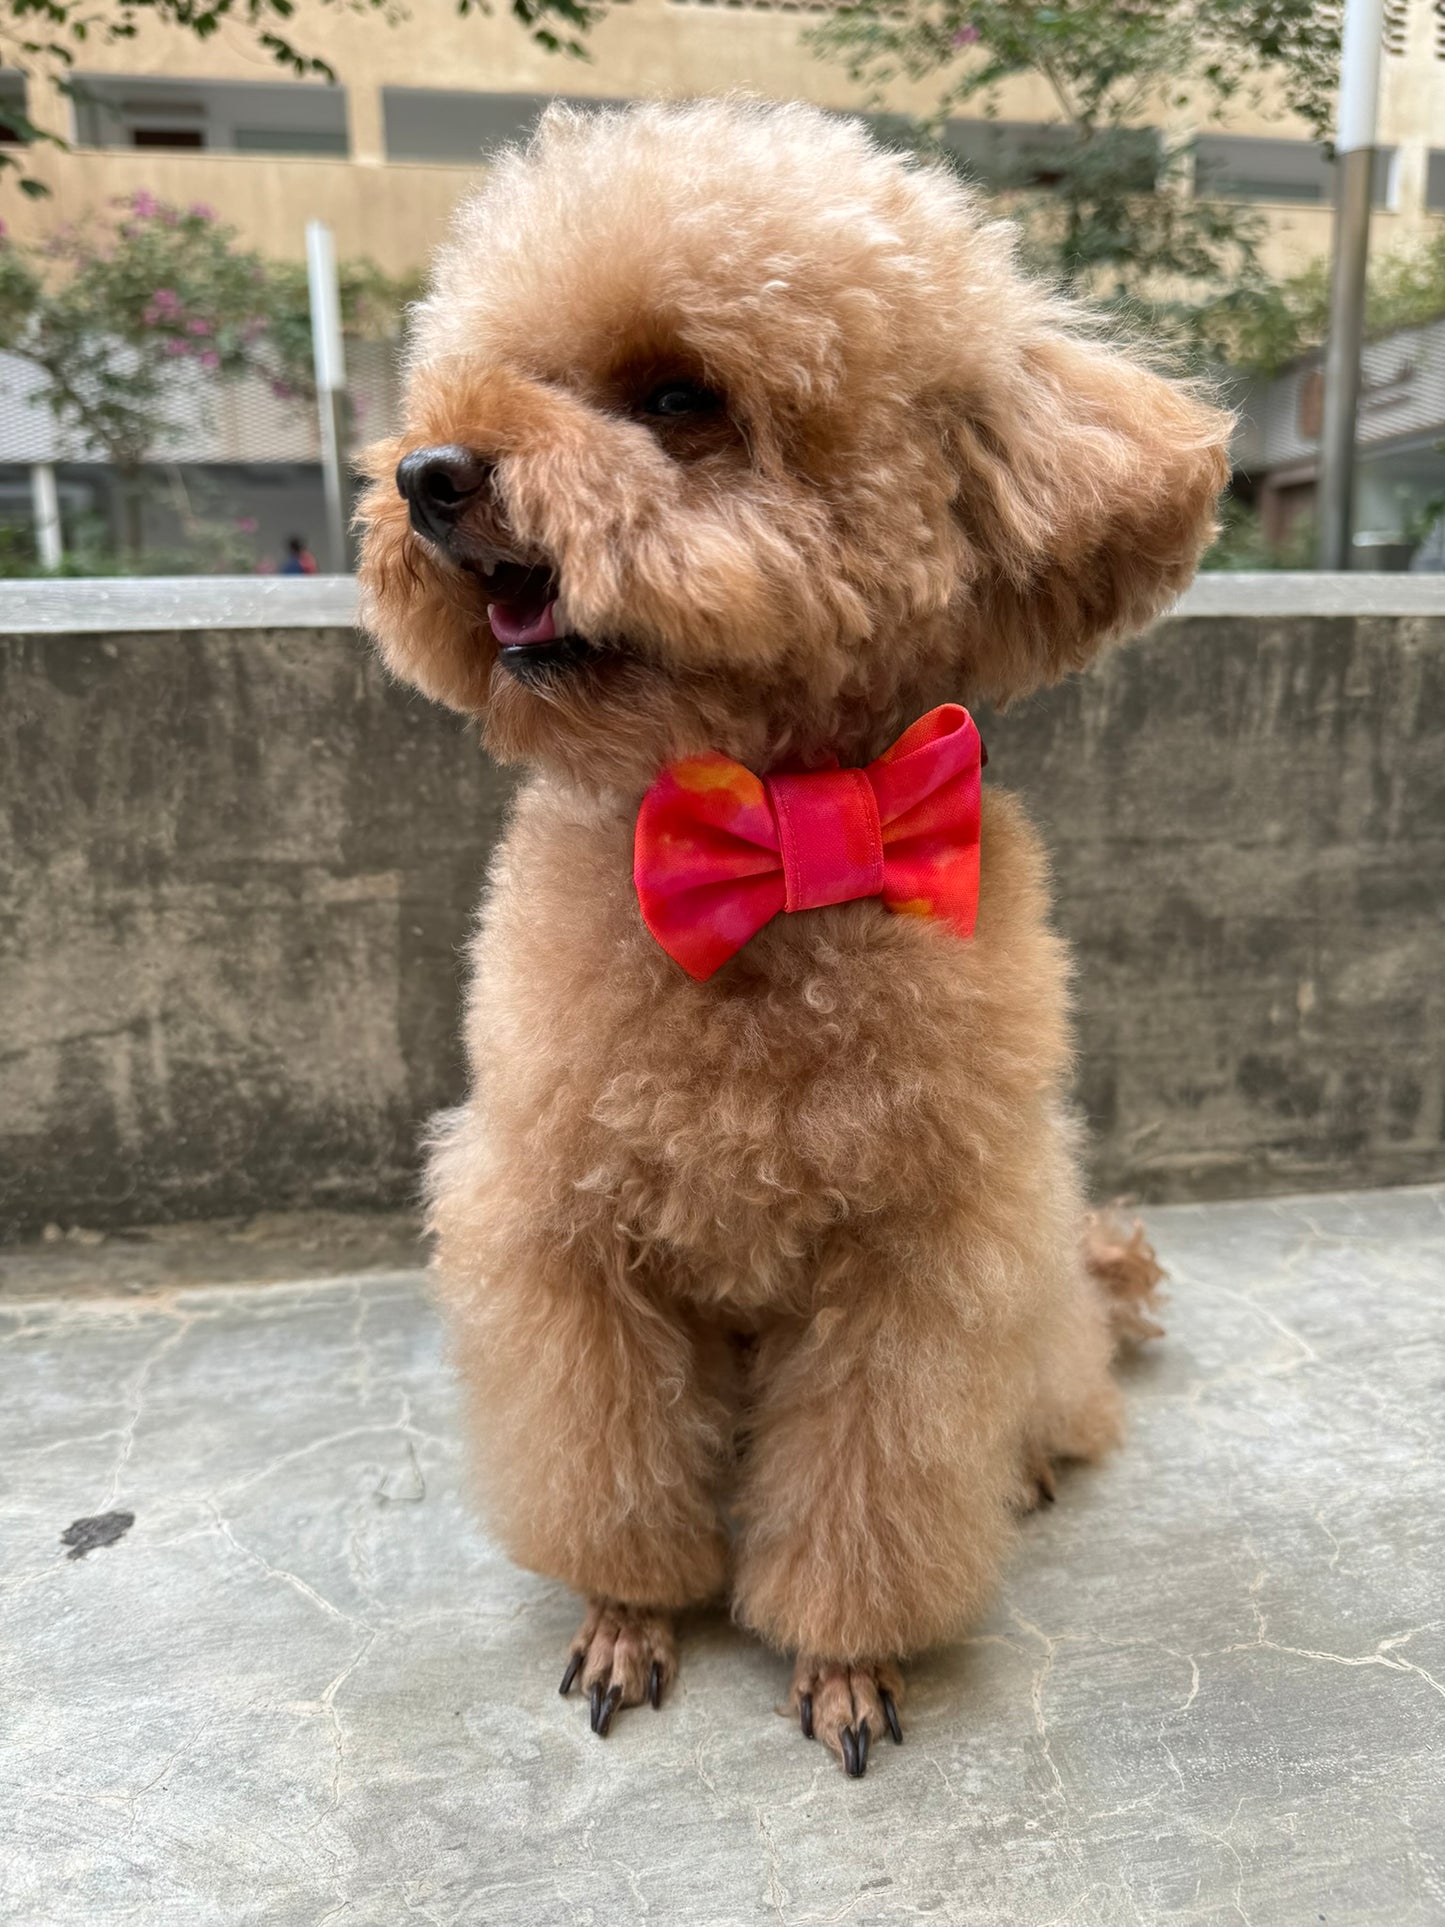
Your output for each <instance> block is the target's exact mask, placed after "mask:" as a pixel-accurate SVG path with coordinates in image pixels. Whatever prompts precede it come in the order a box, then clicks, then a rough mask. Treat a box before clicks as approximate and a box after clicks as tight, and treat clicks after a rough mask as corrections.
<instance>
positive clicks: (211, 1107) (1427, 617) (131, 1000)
mask: <svg viewBox="0 0 1445 1927" xmlns="http://www.w3.org/2000/svg"><path fill="white" fill-rule="evenodd" d="M1271 597H1272V598H1273V600H1274V604H1275V606H1276V609H1277V611H1278V612H1271V608H1270V598H1271ZM1345 598H1349V600H1348V602H1346V601H1345ZM223 604H224V605H225V607H226V615H225V620H226V621H227V622H228V623H229V624H230V625H231V626H229V627H226V628H220V629H203V628H195V627H183V626H181V625H182V624H186V623H189V622H192V621H193V620H194V611H195V610H196V609H197V608H204V607H207V606H209V608H210V609H211V610H212V611H213V617H212V619H216V614H215V613H214V612H218V611H219V609H220V608H221V606H222V605H223ZM350 607H351V590H350V586H349V585H348V584H346V583H344V582H337V581H334V580H333V581H326V580H318V581H313V582H305V583H287V582H277V581H273V582H268V583H238V584H232V585H221V584H217V583H215V582H210V583H186V584H159V585H158V584H145V583H125V584H115V585H96V584H89V583H48V584H31V585H25V584H17V585H13V587H10V586H9V585H7V594H6V596H5V598H4V599H3V600H0V626H5V624H6V620H7V617H6V611H7V608H8V611H9V615H8V626H9V627H11V628H12V629H14V630H17V631H21V633H11V634H0V812H3V819H4V821H5V822H6V823H7V825H8V834H6V835H5V836H4V839H3V845H0V1230H3V1231H5V1232H8V1233H10V1234H12V1235H13V1234H14V1233H16V1232H28V1231H33V1230H36V1229H38V1228H39V1227H41V1226H43V1225H44V1224H45V1223H47V1222H50V1221H58V1222H61V1223H67V1224H68V1223H73V1222H74V1223H81V1224H88V1225H99V1226H118V1225H123V1224H126V1223H131V1222H140V1221H144V1220H147V1219H155V1218H158V1217H167V1216H195V1215H201V1214H204V1213H232V1212H244V1211H249V1210H252V1209H255V1208H260V1207H274V1206H284V1205H300V1204H315V1203H332V1204H335V1203H344V1204H357V1205H368V1204H378V1205H379V1204H394V1203H397V1202H400V1201H404V1200H405V1199H406V1198H407V1197H408V1195H409V1193H410V1191H411V1187H412V1184H413V1176H414V1171H415V1166H416V1150H415V1147H416V1142H417V1136H418V1132H419V1129H420V1125H421V1120H422V1119H423V1118H424V1117H425V1116H426V1114H427V1113H428V1112H429V1111H430V1110H431V1109H433V1108H434V1107H435V1106H437V1105H439V1104H441V1103H444V1102H447V1101H449V1100H451V1099H453V1098H455V1096H456V1095H457V1093H458V1090H459V1067H458V1061H457V1055H456V1050H455V1045H454V1037H455V1030H456V1005H457V997H458V990H459V959H458V948H459V945H460V944H461V942H462V940H463V938H464V935H465V932H466V928H467V922H468V917H469V915H470V911H471V907H472V904H473V901H474V899H475V896H476V894H477V891H478V887H479V884H480V880H481V876H482V872H483V869H484V866H485V862H486V856H487V850H488V846H489V844H490V842H491V839H492V838H493V836H494V835H495V833H496V828H497V824H498V822H499V819H500V815H501V812H502V809H503V807H504V803H505V783H504V782H503V780H502V779H501V778H500V777H499V775H498V774H497V773H496V772H495V771H494V770H492V769H491V768H489V767H488V765H487V763H486V762H485V760H484V758H483V757H482V755H481V754H480V752H479V750H478V749H477V748H476V746H475V743H474V741H473V740H472V739H471V738H470V737H469V735H468V733H467V731H466V730H465V728H464V727H463V726H462V725H461V724H460V723H459V722H457V721H456V720H455V719H454V718H452V717H450V716H448V715H447V714H445V713H444V712H442V711H440V710H437V709H434V708H432V707H430V706H429V705H427V704H425V703H423V702H422V701H421V700H420V699H418V698H414V697H412V696H410V695H408V694H406V693H404V692H403V691H401V690H399V689H396V688H393V687H390V686H388V685H387V683H386V682H385V681H384V679H383V678H382V676H381V674H380V672H379V671H378V669H377V667H376V665H375V664H374V663H373V662H372V660H371V659H370V657H369V656H368V654H367V652H366V650H365V648H364V647H363V646H362V645H361V644H360V643H359V642H358V640H357V638H356V636H355V634H354V633H353V632H352V631H351V629H350V628H349V627H348V626H347V617H348V615H349V611H350ZM1290 609H1293V610H1294V611H1296V612H1295V613H1290V612H1289V610H1290ZM1349 610H1354V611H1356V612H1358V611H1368V610H1375V611H1377V613H1373V614H1370V613H1348V612H1347V611H1349ZM1240 611H1253V612H1254V613H1248V614H1240V613H1239V612H1240ZM1300 611H1303V612H1300ZM1330 611H1334V612H1333V613H1331V612H1330ZM83 629H89V630H90V631H91V633H78V632H77V631H80V630H83ZM984 720H985V733H986V736H987V738H988V742H989V747H990V752H991V757H992V761H991V764H990V769H989V780H991V781H994V782H996V783H998V784H1000V785H1003V786H1008V787H1011V788H1016V789H1018V790H1021V791H1022V792H1023V793H1024V794H1025V795H1026V796H1027V797H1028V799H1029V801H1030V803H1031V805H1032V807H1033V809H1034V811H1035V813H1036V814H1037V816H1038V817H1039V819H1040V820H1041V822H1042V824H1043V826H1044V828H1045V830H1046V833H1047V835H1048V837H1049V840H1050V842H1051V844H1052V847H1053V849H1054V851H1055V856H1056V864H1057V888H1058V896H1059V903H1060V916H1061V919H1062V922H1063V925H1064V927H1065V929H1066V930H1067V931H1068V932H1069V934H1070V936H1071V937H1072V938H1073V940H1074V942H1075V944H1076V946H1077V949H1078V952H1079V958H1080V970H1081V981H1080V1007H1081V1032H1082V1056H1081V1069H1080V1079H1079V1092H1080V1095H1081V1097H1082V1099H1083V1101H1084V1103H1085V1105H1086V1107H1087V1109H1088V1111H1089V1113H1090V1116H1091V1118H1092V1121H1093V1125H1094V1130H1095V1141H1096V1173H1097V1178H1098V1182H1099V1184H1100V1186H1101V1188H1104V1189H1108V1190H1115V1189H1120V1188H1128V1189H1132V1190H1135V1191H1137V1192H1139V1193H1140V1194H1141V1195H1144V1196H1154V1197H1161V1196H1169V1197H1198V1196H1212V1195H1228V1194H1242V1193H1247V1192H1266V1191H1279V1190H1287V1189H1296V1188H1304V1189H1308V1188H1313V1187H1325V1186H1331V1185H1340V1184H1353V1183H1361V1182H1385V1183H1389V1182H1404V1181H1408V1180H1411V1179H1424V1178H1427V1177H1439V1176H1441V1175H1442V1174H1445V1149H1442V1105H1445V1088H1442V1049H1445V968H1442V965H1445V938H1442V931H1445V919H1442V912H1445V584H1441V583H1439V582H1432V581H1428V580H1426V579H1423V578H1416V579H1411V578H1388V577H1387V578H1362V577H1355V578H1349V579H1345V580H1343V581H1341V580H1338V579H1336V580H1331V581H1323V582H1322V581H1311V580H1310V579H1298V578H1297V579H1288V578H1275V579H1273V580H1272V581H1270V580H1267V579H1266V580H1261V579H1258V578H1255V579H1246V578H1223V579H1215V580H1214V581H1212V582H1208V583H1204V584H1201V585H1200V586H1199V587H1198V589H1197V590H1196V591H1195V593H1194V596H1193V597H1192V599H1191V601H1190V602H1189V603H1188V604H1187V605H1186V613H1184V614H1183V615H1181V616H1179V617H1176V618H1175V619H1173V620H1171V621H1169V622H1166V623H1164V624H1163V625H1161V627H1160V628H1159V629H1158V630H1157V631H1156V632H1155V633H1154V634H1153V636H1151V637H1150V638H1148V639H1147V640H1146V641H1144V642H1143V643H1141V644H1138V645H1136V646H1134V647H1133V648H1131V649H1129V650H1125V651H1122V652H1120V653H1119V654H1118V655H1116V656H1115V657H1114V658H1113V659H1112V660H1111V661H1109V662H1108V663H1107V664H1105V665H1104V666H1103V667H1102V668H1100V669H1099V670H1097V671H1096V672H1094V673H1093V674H1091V675H1090V676H1088V677H1087V678H1085V679H1084V680H1082V681H1080V682H1076V683H1072V684H1069V685H1068V686H1066V687H1064V688H1062V689H1059V690H1057V691H1054V692H1052V693H1051V694H1050V695H1048V696H1046V697H1044V698H1041V699H1039V700H1037V701H1036V702H1033V703H1031V704H1028V705H1024V706H1022V707H1020V708H1019V709H1017V710H1015V711H1013V712H1011V713H1009V714H1008V715H1006V716H1003V717H998V718H987V719H984Z"/></svg>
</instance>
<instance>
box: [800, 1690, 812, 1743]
mask: <svg viewBox="0 0 1445 1927" xmlns="http://www.w3.org/2000/svg"><path fill="white" fill-rule="evenodd" d="M798 1723H799V1725H800V1726H801V1727H802V1729H803V1738H804V1739H805V1740H811V1739H812V1737H813V1695H812V1694H811V1693H800V1694H799V1695H798Z"/></svg>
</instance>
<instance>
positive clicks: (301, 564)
mask: <svg viewBox="0 0 1445 1927" xmlns="http://www.w3.org/2000/svg"><path fill="white" fill-rule="evenodd" d="M278 573H279V574H281V575H315V573H316V557H315V556H314V555H313V554H312V553H311V551H310V549H308V548H307V546H306V542H305V539H304V538H303V537H302V536H299V535H293V536H292V537H291V538H290V539H289V541H288V542H287V544H286V553H285V555H283V556H282V558H281V567H280V570H279V571H278Z"/></svg>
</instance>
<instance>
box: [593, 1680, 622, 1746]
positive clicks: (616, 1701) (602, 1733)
mask: <svg viewBox="0 0 1445 1927" xmlns="http://www.w3.org/2000/svg"><path fill="white" fill-rule="evenodd" d="M621 1704H622V1688H621V1687H620V1686H609V1687H608V1689H607V1697H606V1699H605V1700H603V1702H602V1709H601V1711H600V1712H599V1713H598V1715H597V1726H596V1729H595V1730H596V1733H597V1735H598V1737H599V1739H604V1740H605V1739H606V1738H607V1731H608V1728H609V1727H610V1726H611V1725H612V1715H613V1714H614V1713H615V1712H616V1711H617V1709H618V1707H619V1706H620V1705H621Z"/></svg>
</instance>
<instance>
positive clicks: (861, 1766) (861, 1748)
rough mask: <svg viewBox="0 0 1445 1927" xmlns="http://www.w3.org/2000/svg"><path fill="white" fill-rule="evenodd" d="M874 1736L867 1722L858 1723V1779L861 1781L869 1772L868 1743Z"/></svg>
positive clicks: (860, 1721)
mask: <svg viewBox="0 0 1445 1927" xmlns="http://www.w3.org/2000/svg"><path fill="white" fill-rule="evenodd" d="M871 1737H872V1735H871V1734H870V1733H869V1731H868V1722H867V1720H859V1722H858V1778H859V1779H860V1780H861V1779H862V1778H863V1775H864V1774H865V1773H866V1772H867V1771H868V1741H869V1740H870V1738H871Z"/></svg>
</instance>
